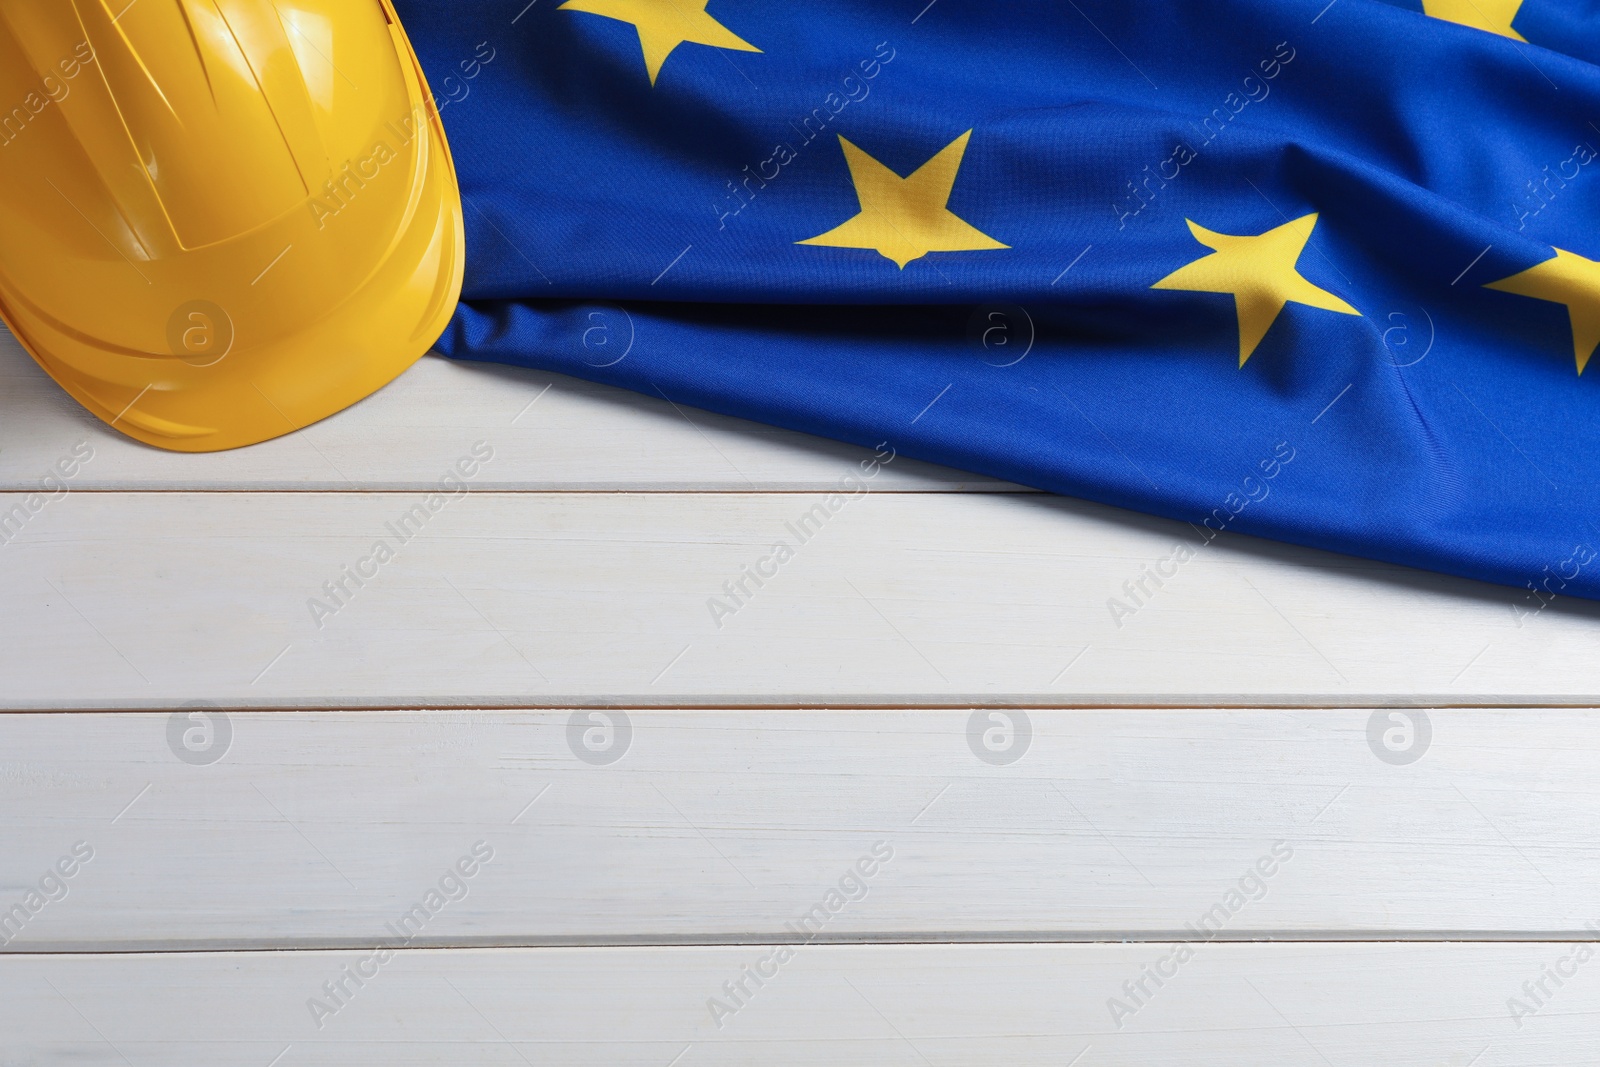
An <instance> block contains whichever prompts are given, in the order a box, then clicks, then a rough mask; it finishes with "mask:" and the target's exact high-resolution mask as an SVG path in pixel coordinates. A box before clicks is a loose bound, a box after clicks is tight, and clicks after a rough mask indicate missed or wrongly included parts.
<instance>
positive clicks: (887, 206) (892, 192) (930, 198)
mask: <svg viewBox="0 0 1600 1067" xmlns="http://www.w3.org/2000/svg"><path fill="white" fill-rule="evenodd" d="M971 137H972V131H971V130H968V131H967V132H966V133H964V134H962V135H961V136H960V137H957V138H956V139H955V140H954V141H951V142H950V143H949V144H948V145H946V146H945V147H944V148H943V149H942V150H941V151H940V152H939V154H938V155H936V156H934V157H933V158H932V159H930V160H928V162H926V163H924V164H923V165H922V166H920V167H918V168H917V169H916V171H915V172H913V173H912V175H911V176H910V177H909V178H902V177H900V175H898V174H896V173H895V172H894V171H892V170H890V169H889V168H888V167H886V166H884V165H883V164H882V163H879V162H878V161H877V160H876V159H873V158H872V157H871V156H869V155H867V154H866V153H865V152H863V151H862V150H861V149H859V148H857V147H856V146H855V145H853V144H851V143H850V142H849V141H847V140H845V139H844V138H843V137H840V138H839V143H840V144H841V145H843V146H844V158H845V162H846V163H848V164H849V166H850V180H851V181H853V182H854V183H855V187H856V199H857V200H858V201H860V203H861V213H860V214H858V215H856V216H855V217H854V218H851V219H849V220H847V221H846V222H844V223H841V224H840V225H838V226H835V227H834V228H833V229H831V230H829V231H828V232H827V233H823V234H818V235H817V236H816V237H808V238H806V239H805V240H804V241H796V242H795V243H796V244H802V245H824V246H827V247H829V248H870V249H872V250H873V251H875V252H878V253H879V254H880V255H883V256H885V257H886V258H888V259H892V260H894V261H895V263H896V264H898V265H899V267H900V269H901V270H905V267H906V264H907V263H910V262H911V261H912V260H914V259H921V258H922V257H923V256H925V255H927V254H928V253H929V252H972V251H979V250H982V249H990V248H1010V247H1011V246H1010V245H1003V244H1001V243H1000V242H999V241H996V240H995V239H994V238H992V237H990V236H989V235H988V234H986V233H983V232H981V231H980V230H978V229H977V228H975V227H973V226H971V225H968V224H967V223H966V222H965V221H963V220H962V219H960V218H958V217H957V216H956V215H955V214H954V213H953V212H951V211H950V209H949V208H948V207H947V206H946V205H947V204H949V202H950V191H951V190H952V189H953V188H954V187H955V184H956V171H957V170H959V169H960V168H961V157H962V156H963V155H965V154H966V151H967V141H968V140H969V139H970V138H971Z"/></svg>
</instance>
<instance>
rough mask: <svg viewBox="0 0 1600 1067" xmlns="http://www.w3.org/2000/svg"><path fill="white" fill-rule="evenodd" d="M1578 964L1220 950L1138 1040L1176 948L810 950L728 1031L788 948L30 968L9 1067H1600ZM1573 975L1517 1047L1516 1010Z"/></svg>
mask: <svg viewBox="0 0 1600 1067" xmlns="http://www.w3.org/2000/svg"><path fill="white" fill-rule="evenodd" d="M1578 948H1579V947H1578V946H1572V945H1560V944H1533V945H1529V944H1516V945H1459V944H1434V945H1380V944H1346V945H1304V944H1301V945H1217V944H1211V945H1201V946H1199V948H1198V949H1197V950H1196V952H1195V954H1194V956H1193V958H1192V959H1189V960H1188V961H1187V962H1185V963H1184V964H1183V965H1182V966H1181V967H1179V968H1178V970H1177V974H1176V977H1173V978H1171V979H1170V980H1168V981H1167V982H1166V984H1165V985H1164V986H1163V987H1161V988H1159V989H1157V988H1156V987H1154V985H1153V984H1151V983H1149V982H1148V981H1147V983H1146V985H1147V988H1149V989H1151V990H1152V992H1153V996H1152V997H1151V998H1150V999H1149V1000H1148V1001H1146V1002H1145V1003H1144V1004H1143V1006H1141V1007H1140V1008H1139V1010H1138V1011H1137V1012H1136V1013H1135V1014H1134V1015H1133V1016H1132V1017H1131V1018H1126V1019H1124V1020H1123V1026H1122V1027H1121V1029H1118V1028H1117V1027H1116V1026H1115V1025H1114V1024H1113V1023H1112V1021H1111V1015H1110V1011H1109V1009H1108V1007H1107V1001H1108V1000H1109V999H1110V998H1112V997H1118V996H1125V995H1126V994H1124V993H1123V989H1122V987H1123V983H1124V982H1132V981H1136V980H1138V979H1139V978H1140V977H1141V974H1142V972H1143V968H1144V967H1145V966H1146V965H1150V964H1153V963H1156V962H1158V961H1159V960H1161V959H1162V958H1163V957H1164V955H1165V954H1166V953H1167V952H1170V951H1171V950H1170V949H1167V948H1163V947H1162V946H1155V945H1105V944H1102V945H1045V946H1039V945H929V946H915V945H899V946H871V947H859V946H827V945H811V946H805V947H802V948H801V949H800V950H799V951H798V952H797V953H796V955H795V956H794V958H793V959H791V960H789V961H787V963H785V964H784V965H782V966H781V967H778V968H777V971H776V975H775V976H774V977H772V978H771V979H770V980H768V982H767V984H766V986H765V987H764V988H761V989H755V987H754V986H753V984H752V985H749V988H751V989H752V990H753V993H752V995H751V996H750V998H749V999H748V1000H747V1001H746V1002H745V1003H744V1005H743V1006H742V1007H740V1008H739V1009H738V1010H737V1011H736V1012H735V1013H734V1014H732V1016H731V1017H724V1018H722V1019H721V1021H722V1024H723V1025H722V1026H721V1028H720V1029H718V1027H717V1026H716V1024H715V1023H714V1022H713V1021H712V1017H711V1012H710V1010H709V1008H708V1007H707V1001H708V1000H709V999H711V998H713V997H717V996H719V995H721V996H726V994H725V993H724V992H723V990H722V986H723V983H724V982H730V981H732V980H735V979H737V978H739V977H740V976H741V974H742V973H743V968H744V967H746V966H751V967H755V966H758V965H761V963H762V960H763V958H764V957H765V956H766V955H767V952H768V951H770V950H766V949H761V948H756V947H750V946H725V947H705V948H634V949H532V950H504V949H502V950H482V951H467V952H452V953H441V952H412V953H408V954H402V955H401V956H399V957H397V958H393V959H391V960H390V961H389V963H388V964H387V966H384V967H378V968H376V969H374V968H373V966H372V965H368V966H367V968H366V969H367V970H368V971H369V972H370V971H374V970H375V973H374V976H373V977H372V978H371V979H370V980H369V981H367V982H366V984H365V985H364V986H363V987H361V988H357V987H356V986H355V985H354V984H353V983H348V984H347V989H348V990H349V991H350V996H349V997H348V999H347V1000H345V1002H344V1003H343V1004H342V1005H341V1006H340V1008H339V1010H338V1011H337V1012H336V1013H334V1014H333V1015H331V1016H323V1017H322V1019H321V1021H322V1024H323V1025H322V1028H321V1029H320V1030H319V1029H318V1028H317V1027H316V1025H315V1023H314V1022H313V1016H312V1013H311V1010H310V1009H309V1008H308V1007H307V1001H308V1000H310V999H312V998H313V997H317V996H319V994H320V995H323V996H325V995H326V994H323V993H322V984H323V983H324V982H331V981H333V980H334V979H337V978H339V977H341V974H342V969H343V968H344V967H345V966H351V967H355V966H357V965H359V964H360V963H361V961H362V960H364V959H365V958H366V957H367V955H368V953H366V952H362V953H356V952H348V953H303V952H272V953H248V954H243V955H226V954H216V955H201V956H192V955H156V956H112V957H105V956H98V957H97V956H88V957H71V956H69V957H54V958H49V957H45V958H39V957H35V958H28V957H13V958H6V959H0V985H3V987H4V988H5V989H6V990H7V995H6V996H5V997H0V1033H4V1034H5V1044H6V1049H5V1052H4V1053H0V1055H4V1056H5V1057H6V1059H5V1060H4V1061H0V1062H6V1063H16V1064H66V1063H71V1064H95V1065H101V1064H103V1065H108V1067H109V1065H118V1067H147V1065H148V1067H267V1065H268V1064H272V1065H273V1067H342V1065H345V1064H353V1063H354V1064H385V1065H399V1067H420V1065H424V1064H426V1065H438V1067H458V1065H462V1064H475V1065H476V1064H483V1065H505V1067H512V1065H525V1064H541V1065H546V1064H548V1065H552V1067H568V1065H577V1064H606V1065H608V1067H667V1065H669V1064H671V1065H674V1067H723V1065H726V1067H745V1065H748V1064H752V1063H761V1064H781V1065H800V1064H807V1065H809V1064H883V1065H887V1067H901V1065H904V1067H929V1065H937V1067H993V1065H995V1064H1054V1065H1066V1064H1073V1065H1075V1067H1148V1065H1150V1064H1160V1063H1177V1064H1184V1065H1193V1067H1237V1065H1239V1064H1272V1065H1274V1067H1329V1065H1335V1067H1344V1065H1351V1067H1354V1065H1367V1064H1385V1065H1391V1064H1392V1065H1395V1067H1466V1065H1468V1064H1472V1065H1473V1067H1548V1065H1556V1064H1559V1065H1568V1064H1581V1063H1590V1062H1593V1058H1594V1047H1595V1046H1594V1042H1595V1036H1594V1035H1595V1032H1596V1027H1597V1020H1596V1013H1595V1009H1594V989H1595V982H1596V981H1597V977H1596V974H1595V973H1594V969H1595V968H1600V963H1596V962H1594V961H1593V960H1589V961H1587V962H1586V963H1585V964H1583V965H1577V964H1576V963H1575V962H1574V961H1573V957H1574V955H1575V954H1576V952H1577V951H1578ZM1562 960H1567V961H1568V962H1567V964H1566V968H1567V969H1568V970H1570V971H1572V972H1573V973H1574V975H1575V976H1574V977H1571V978H1569V979H1565V980H1564V981H1565V985H1564V987H1562V988H1557V987H1555V986H1554V985H1553V984H1549V983H1548V982H1547V985H1546V989H1547V990H1549V991H1550V992H1552V994H1553V995H1552V996H1550V997H1549V998H1548V999H1546V1000H1545V1001H1544V1004H1543V1006H1542V1007H1541V1008H1540V1009H1539V1011H1538V1012H1537V1013H1535V1014H1532V1015H1528V1016H1524V1017H1522V1018H1521V1019H1520V1020H1519V1021H1520V1022H1521V1024H1522V1025H1521V1027H1520V1029H1519V1028H1518V1026H1517V1023H1516V1022H1513V1021H1512V1019H1511V1015H1510V1012H1509V1010H1508V1007H1507V1001H1508V1000H1509V999H1510V998H1512V997H1514V996H1526V994H1524V993H1523V992H1522V984H1523V983H1524V982H1533V981H1537V980H1539V979H1540V976H1541V971H1542V970H1543V969H1544V968H1546V967H1551V968H1554V967H1556V966H1557V965H1559V964H1560V963H1561V961H1562ZM772 967H773V965H772V964H770V963H769V964H767V965H766V969H768V970H769V971H770V970H772ZM1169 969H1170V966H1169ZM347 982H348V980H347ZM274 1057H278V1058H277V1059H274Z"/></svg>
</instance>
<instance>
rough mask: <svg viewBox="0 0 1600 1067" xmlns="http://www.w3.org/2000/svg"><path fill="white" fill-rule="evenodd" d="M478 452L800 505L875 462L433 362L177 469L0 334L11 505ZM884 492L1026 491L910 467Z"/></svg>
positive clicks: (485, 479) (627, 396)
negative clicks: (42, 489)
mask: <svg viewBox="0 0 1600 1067" xmlns="http://www.w3.org/2000/svg"><path fill="white" fill-rule="evenodd" d="M476 441H490V442H492V443H493V445H494V447H495V449H496V460H495V462H494V463H493V464H491V465H490V466H489V467H487V468H485V469H484V471H483V473H482V475H481V477H480V478H479V479H478V484H479V486H480V487H483V488H494V489H504V490H536V489H542V490H628V491H632V492H666V491H680V490H690V491H711V490H726V491H732V492H748V491H751V490H765V491H787V490H803V489H818V488H823V487H827V486H831V485H833V484H834V483H836V482H837V481H838V480H839V478H840V477H841V476H842V475H843V474H844V473H846V472H847V471H849V470H851V469H852V468H854V466H855V465H856V464H857V463H858V462H859V461H860V460H862V459H863V458H866V457H870V456H871V455H872V451H871V450H870V449H860V448H854V447H851V446H849V445H844V444H840V443H838V442H836V441H828V440H825V439H823V438H820V437H812V436H810V435H808V434H801V433H794V432H792V431H788V430H780V429H777V428H775V427H771V426H762V425H760V424H758V423H753V422H746V421H744V420H742V419H730V418H726V417H723V416H721V415H713V414H711V413H709V412H706V411H700V410H697V409H694V408H690V407H686V406H682V405H676V406H675V405H674V404H672V403H670V402H669V401H668V400H667V399H666V398H665V397H648V396H641V395H639V394H636V393H631V392H628V391H627V390H623V389H613V388H609V387H606V386H602V385H593V384H591V383H588V382H584V381H580V380H578V379H576V378H568V377H566V376H565V375H560V374H541V373H536V372H533V371H523V370H518V369H515V368H511V367H500V366H495V365H492V364H486V363H476V364H472V363H457V362H455V361H453V360H448V359H444V358H441V357H436V356H427V357H424V358H423V359H422V361H421V362H419V363H418V364H416V366H414V367H412V368H411V369H410V370H408V371H407V372H406V373H405V374H403V375H401V377H400V378H399V379H398V380H396V381H395V382H394V383H392V384H391V385H389V386H388V387H387V388H385V389H383V390H382V391H380V392H379V393H377V394H376V395H374V396H372V397H369V398H368V399H367V400H364V401H362V402H361V403H359V404H357V405H355V406H354V407H353V408H350V409H348V410H346V411H343V412H340V413H339V414H338V415H335V416H334V417H332V418H330V419H327V420H324V421H323V422H319V423H317V424H315V425H313V426H310V427H307V428H306V429H305V430H302V431H301V432H299V433H297V434H293V435H291V436H289V437H285V438H280V439H278V440H276V441H269V442H266V443H265V444H261V445H255V446H252V447H250V448H244V449H238V450H236V451H233V452H221V453H213V454H209V455H198V456H196V455H178V454H174V453H169V452H162V451H160V450H158V449H154V448H148V447H146V446H144V445H141V444H139V443H138V442H136V441H132V440H130V439H128V438H126V437H123V436H122V435H121V434H119V433H117V432H116V431H114V430H111V429H109V428H108V427H106V426H105V425H104V424H103V423H101V422H100V420H98V419H96V418H94V417H93V416H92V415H90V414H89V413H88V412H86V411H84V410H83V408H82V407H80V406H79V405H78V404H77V402H76V401H74V400H73V399H72V398H71V397H69V396H68V395H67V394H66V392H65V391H64V390H63V389H61V387H60V386H58V385H56V384H55V383H54V382H53V381H51V380H50V378H49V376H47V375H46V374H45V373H44V372H43V371H42V370H40V369H39V367H38V365H37V364H35V363H34V362H33V360H32V359H31V358H29V356H28V354H27V353H26V352H24V351H23V350H22V349H21V347H20V346H19V345H17V343H16V341H15V340H13V339H12V337H11V335H10V334H9V333H7V332H5V330H4V328H3V327H0V490H7V489H10V490H26V489H32V488H34V487H35V486H36V485H37V484H38V482H39V480H40V479H41V478H42V477H43V476H44V475H45V474H46V473H47V472H48V471H49V470H50V469H51V468H52V467H53V466H54V465H55V463H56V462H57V460H59V459H61V458H62V457H63V456H67V455H70V454H71V453H72V451H73V449H74V448H75V447H77V446H79V445H80V443H81V442H88V444H89V447H90V448H91V449H92V450H93V453H94V458H93V460H92V461H91V462H90V463H88V464H86V465H84V466H83V468H82V470H81V472H80V473H79V474H78V475H77V476H76V477H75V478H74V479H73V480H72V484H73V486H74V487H76V488H78V489H147V490H161V491H165V490H171V489H206V490H214V489H255V490H288V489H298V490H350V489H375V490H382V489H396V490H398V489H404V490H416V489H424V488H427V487H431V486H432V485H433V484H434V483H436V482H437V481H438V480H439V478H440V476H441V475H443V474H444V473H445V472H446V471H448V470H449V469H450V467H451V465H452V464H454V463H455V461H456V460H457V459H459V458H460V457H461V456H462V455H463V454H465V453H466V452H467V451H468V450H469V448H470V447H471V445H472V444H473V443H474V442H476ZM876 487H877V488H878V489H879V490H880V491H885V492H898V491H908V490H910V491H917V490H927V491H940V492H948V491H966V492H975V491H976V492H981V491H987V490H996V489H1004V490H1010V491H1017V490H1018V487H1016V486H1011V485H1008V484H1007V483H1004V482H999V481H996V480H995V479H992V478H984V477H981V476H979V475H975V474H969V473H965V472H960V471H954V470H950V469H948V468H945V467H937V466H934V465H932V464H926V463H918V462H916V461H915V460H908V459H901V460H898V461H897V462H896V463H894V464H892V465H891V467H890V468H889V469H886V470H885V471H884V472H883V474H882V476H881V478H880V479H878V481H877V485H876Z"/></svg>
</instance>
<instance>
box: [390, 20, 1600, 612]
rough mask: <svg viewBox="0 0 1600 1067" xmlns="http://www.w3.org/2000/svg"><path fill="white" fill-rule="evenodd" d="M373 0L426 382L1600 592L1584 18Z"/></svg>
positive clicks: (1599, 196) (1593, 178) (1598, 289)
mask: <svg viewBox="0 0 1600 1067" xmlns="http://www.w3.org/2000/svg"><path fill="white" fill-rule="evenodd" d="M924 2H925V0H913V2H912V3H910V4H907V3H903V2H900V0H811V2H809V3H806V4H793V3H782V2H779V0H711V2H710V3H709V4H708V3H707V2H706V0H567V2H565V3H561V2H559V0H538V2H536V3H533V4H527V3H526V0H453V2H451V3H448V4H445V3H440V2H438V0H432V2H425V0H399V2H398V3H397V5H396V6H397V7H398V8H399V10H400V13H401V16H402V19H403V21H404V23H405V25H406V26H407V28H408V30H409V32H410V33H411V35H412V38H413V40H414V43H415V44H416V46H417V48H418V51H419V54H420V55H421V57H422V59H423V63H424V66H425V67H426V68H427V72H428V74H429V77H430V79H431V81H432V86H433V89H434V92H435V94H436V96H437V97H438V98H439V100H440V102H441V104H442V105H443V115H444V120H445V124H446V126H447V129H448V132H449V135H450V138H451V143H452V146H453V149H454V152H455V157H456V162H457V166H458V168H459V171H460V175H461V180H462V187H463V193H464V197H465V205H466V214H467V223H468V265H467V281H466V291H465V295H464V300H463V303H462V305H461V308H460V310H459V312H458V314H457V316H456V318H455V320H454V322H453V324H452V326H451V327H450V329H449V331H448V332H447V333H446V335H445V336H444V337H443V338H442V339H441V341H440V345H439V347H440V349H441V350H442V351H443V352H444V353H445V354H447V355H450V356H455V357H461V358H468V359H482V360H493V361H499V362H504V363H511V364H518V365H522V366H529V367H538V368H542V369H545V370H550V371H559V372H562V373H566V374H571V375H577V376H579V377H582V378H587V379H591V380H593V381H597V382H605V383H610V384H614V385H619V386H625V387H627V388H630V389H635V390H638V391H640V392H643V393H648V394H650V395H659V396H665V397H668V398H670V399H671V400H673V401H674V402H678V403H687V404H691V405H696V406H699V407H703V408H708V409H711V410H715V411H719V412H724V413H727V414H731V415H737V416H743V417H745V418H750V419H757V420H761V421H765V422H769V423H774V424H778V425H781V426H786V427H791V428H794V429H799V430H805V431H809V432H812V433H818V434H823V435H826V436H829V437H834V438H839V439H842V440H846V441H852V442H856V443H859V444H864V445H878V444H879V443H881V442H888V443H889V444H890V445H892V446H893V447H894V448H896V449H898V450H899V452H900V453H902V454H906V455H912V456H916V457H918V458H922V459H927V460H932V461H935V462H939V463H944V464H949V465H952V466H956V467H962V468H966V469H970V470H974V471H980V472H983V473H985V474H990V475H995V476H998V477H1002V478H1006V479H1011V480H1014V481H1017V482H1021V483H1025V484H1028V485H1032V486H1037V487H1040V488H1043V489H1048V490H1052V491H1055V492H1060V493H1065V494H1070V495H1073V496H1078V497H1085V498H1088V499H1092V500H1097V501H1102V502H1105V503H1110V504H1115V505H1120V506H1123V507H1129V508H1135V509H1139V510H1142V511H1146V512H1152V513H1156V514H1160V515H1165V516H1170V517H1173V518H1178V519H1184V520H1188V521H1189V522H1191V523H1193V524H1194V526H1195V528H1196V531H1197V533H1198V535H1199V536H1201V537H1206V538H1209V537H1211V536H1214V535H1215V532H1216V531H1219V530H1229V531H1239V532H1245V533H1250V534H1256V535H1260V536H1264V537H1271V538H1277V539H1281V540H1285V541H1291V542H1296V543H1299V544H1305V545H1312V546H1316V547H1320V548H1327V549H1333V550H1337V551H1341V552H1347V553H1354V554H1358V555H1362V556H1367V557H1371V558H1376V559H1382V560H1388V561H1392V562H1398V563H1403V564H1409V565H1413V566H1417V567H1424V568H1429V569H1433V570H1438V571H1444V572H1448V573H1452V574H1457V575H1464V576H1468V577H1473V578H1479V579H1485V580H1489V581H1494V582H1500V583H1503V584H1506V585H1510V586H1514V587H1517V588H1519V589H1521V590H1522V594H1521V599H1522V600H1523V601H1525V602H1526V605H1527V609H1528V610H1533V609H1536V608H1537V607H1538V606H1541V605H1542V604H1544V603H1546V602H1548V600H1549V599H1550V598H1551V597H1552V596H1554V595H1556V594H1558V593H1560V594H1568V595H1580V596H1586V597H1593V598H1600V559H1597V554H1600V524H1597V519H1596V515H1595V511H1596V507H1597V503H1600V462H1597V459H1600V427H1597V420H1596V418H1595V413H1596V411H1597V410H1600V408H1597V404H1600V399H1597V398H1596V396H1595V395H1594V392H1595V390H1596V389H1597V388H1600V382H1597V381H1596V380H1595V374H1596V372H1594V371H1591V372H1590V373H1589V374H1588V375H1587V376H1584V375H1583V371H1584V368H1585V366H1586V364H1587V363H1588V361H1589V359H1590V357H1591V356H1592V354H1593V353H1594V351H1595V348H1596V346H1597V345H1600V263H1597V262H1596V260H1597V259H1600V125H1597V124H1600V66H1597V64H1600V9H1597V8H1596V6H1595V4H1594V3H1592V2H1588V0H1420V2H1409V3H1408V2H1402V0H1396V2H1393V3H1383V2H1378V0H1333V2H1331V3H1330V2H1328V0H1146V2H1144V3H1139V4H1128V3H1124V2H1121V0H1009V2H1007V3H1004V4H993V3H990V4H984V3H974V2H972V0H934V2H933V3H928V4H926V6H923V5H924Z"/></svg>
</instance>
